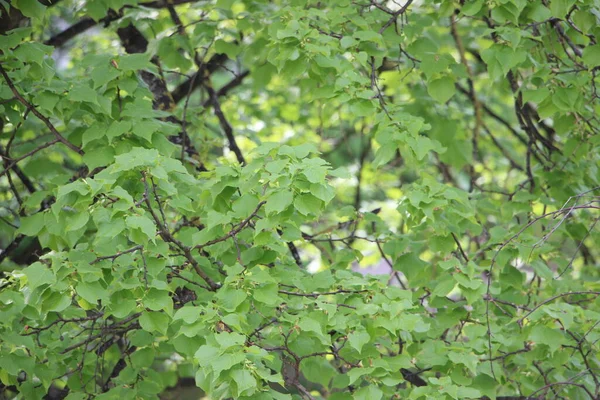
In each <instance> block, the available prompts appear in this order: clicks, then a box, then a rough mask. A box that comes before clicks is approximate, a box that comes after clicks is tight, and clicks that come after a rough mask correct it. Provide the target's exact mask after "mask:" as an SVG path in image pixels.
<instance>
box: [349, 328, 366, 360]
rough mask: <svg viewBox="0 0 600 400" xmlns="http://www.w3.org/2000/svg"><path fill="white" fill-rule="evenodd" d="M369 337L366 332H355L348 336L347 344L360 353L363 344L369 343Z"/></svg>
mask: <svg viewBox="0 0 600 400" xmlns="http://www.w3.org/2000/svg"><path fill="white" fill-rule="evenodd" d="M370 340H371V336H370V335H369V334H368V333H367V332H366V331H362V330H359V331H355V332H352V333H351V334H349V335H348V342H349V343H350V346H352V347H353V348H354V349H355V350H356V351H358V353H359V354H360V353H361V352H362V348H363V346H364V345H365V344H367V343H369V341H370Z"/></svg>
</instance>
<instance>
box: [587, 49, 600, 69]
mask: <svg viewBox="0 0 600 400" xmlns="http://www.w3.org/2000/svg"><path fill="white" fill-rule="evenodd" d="M583 62H584V63H585V64H586V65H587V66H588V67H591V68H593V67H597V66H599V65H600V44H596V45H593V46H587V47H586V48H585V49H584V50H583Z"/></svg>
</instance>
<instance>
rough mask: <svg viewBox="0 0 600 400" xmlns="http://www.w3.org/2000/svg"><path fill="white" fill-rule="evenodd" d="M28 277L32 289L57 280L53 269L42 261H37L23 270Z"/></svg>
mask: <svg viewBox="0 0 600 400" xmlns="http://www.w3.org/2000/svg"><path fill="white" fill-rule="evenodd" d="M23 273H24V274H25V276H26V277H27V282H28V286H29V288H30V289H31V290H33V289H35V288H37V287H39V286H42V285H47V284H53V283H54V282H55V281H56V278H55V277H54V274H53V273H52V271H51V270H50V269H49V268H48V267H47V266H45V265H44V264H42V263H39V262H36V263H33V264H31V265H30V266H29V267H27V268H25V269H24V270H23Z"/></svg>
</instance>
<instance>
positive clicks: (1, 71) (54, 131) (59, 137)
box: [0, 63, 83, 154]
mask: <svg viewBox="0 0 600 400" xmlns="http://www.w3.org/2000/svg"><path fill="white" fill-rule="evenodd" d="M0 74H1V75H2V76H3V77H4V80H5V81H6V84H7V85H8V87H9V88H10V90H11V91H12V93H13V95H14V96H15V98H16V99H17V100H19V102H20V103H21V104H23V105H24V106H25V107H26V108H27V109H28V110H29V111H30V112H31V113H33V115H35V116H36V117H38V119H39V120H41V121H42V122H43V123H44V124H45V125H46V126H47V127H48V129H50V132H52V134H53V135H54V137H56V139H57V140H58V141H59V142H61V143H62V144H64V145H65V146H67V147H68V148H70V149H71V150H73V151H75V152H77V154H83V150H81V149H80V148H79V147H77V146H75V145H74V144H73V143H71V142H69V141H68V140H67V139H66V138H65V137H64V136H63V135H61V134H60V132H59V131H58V130H57V129H56V128H55V127H54V125H53V124H52V122H50V120H49V119H48V118H46V117H45V116H44V115H43V114H42V113H40V112H39V111H38V110H37V108H35V107H34V106H33V104H31V103H30V102H28V101H27V100H26V99H25V98H24V97H23V96H21V93H19V91H18V90H17V88H16V87H15V85H14V84H13V82H12V80H11V79H10V77H9V76H8V74H7V73H6V71H5V70H4V67H2V64H1V63H0Z"/></svg>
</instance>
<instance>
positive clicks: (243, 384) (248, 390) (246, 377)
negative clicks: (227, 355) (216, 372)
mask: <svg viewBox="0 0 600 400" xmlns="http://www.w3.org/2000/svg"><path fill="white" fill-rule="evenodd" d="M231 377H232V378H233V381H234V382H235V385H236V388H237V390H236V392H237V396H242V395H244V396H249V395H251V394H253V393H254V392H255V391H256V390H255V389H256V379H255V378H254V376H252V374H251V373H250V372H249V371H247V370H245V369H236V370H234V371H232V372H231Z"/></svg>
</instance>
